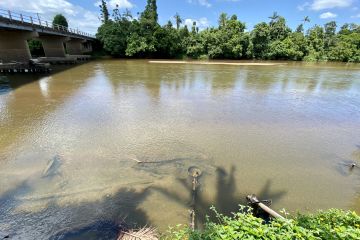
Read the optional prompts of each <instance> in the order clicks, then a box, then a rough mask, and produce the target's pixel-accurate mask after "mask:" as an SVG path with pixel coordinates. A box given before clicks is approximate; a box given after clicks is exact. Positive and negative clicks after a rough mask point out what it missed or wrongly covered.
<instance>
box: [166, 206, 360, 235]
mask: <svg viewBox="0 0 360 240" xmlns="http://www.w3.org/2000/svg"><path fill="white" fill-rule="evenodd" d="M214 211H215V213H216V216H217V220H216V221H210V220H207V223H206V224H205V228H204V230H202V231H191V230H190V229H189V228H188V227H184V226H181V225H178V226H177V227H175V228H170V230H169V232H168V233H167V234H166V235H164V236H163V237H162V239H165V240H170V239H171V240H173V239H176V240H186V239H193V240H200V239H209V240H210V239H326V240H328V239H334V240H335V239H360V216H358V215H357V214H356V213H355V212H351V211H343V210H339V209H330V210H327V211H319V212H318V213H316V214H305V215H304V214H298V215H296V216H294V217H288V218H287V219H285V220H281V219H275V220H273V221H271V222H270V223H268V224H265V223H264V221H263V220H262V219H260V218H257V217H254V216H253V215H252V214H251V212H250V211H249V210H246V208H245V207H242V208H241V209H240V211H239V212H237V213H234V215H233V216H232V217H227V216H224V215H221V214H220V213H217V212H216V210H215V209H214Z"/></svg>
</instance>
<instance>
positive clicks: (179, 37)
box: [97, 0, 360, 62]
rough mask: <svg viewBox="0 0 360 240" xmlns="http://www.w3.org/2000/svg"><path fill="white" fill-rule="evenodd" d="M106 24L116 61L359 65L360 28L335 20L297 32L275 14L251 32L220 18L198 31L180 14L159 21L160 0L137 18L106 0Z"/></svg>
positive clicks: (233, 19)
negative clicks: (111, 6)
mask: <svg viewBox="0 0 360 240" xmlns="http://www.w3.org/2000/svg"><path fill="white" fill-rule="evenodd" d="M100 9H101V17H102V25H101V26H100V27H99V29H98V33H97V38H98V39H99V40H100V41H101V43H102V44H103V48H104V49H105V50H106V51H107V52H108V53H109V54H111V55H113V56H117V57H153V58H180V57H190V58H195V59H199V58H211V59H268V60H278V59H281V60H306V61H327V60H329V61H344V62H360V25H358V24H344V25H343V26H341V28H340V29H339V31H337V29H338V26H337V24H336V22H334V21H331V22H329V23H326V24H325V25H324V26H319V25H315V26H313V27H311V28H309V29H308V30H307V31H306V32H305V31H304V25H306V24H309V22H310V19H309V18H308V17H305V18H304V20H303V21H302V23H301V24H300V25H299V26H298V27H297V28H296V30H295V31H293V30H292V29H290V28H289V27H288V26H287V24H286V20H285V18H284V17H282V16H279V15H278V14H277V13H276V12H275V13H274V14H273V15H272V16H271V17H269V22H261V23H258V24H256V25H255V26H254V29H253V30H252V31H250V32H247V31H246V25H245V23H244V22H241V21H239V20H238V18H237V16H236V15H232V16H228V15H227V14H226V13H222V14H221V15H220V16H219V25H218V27H210V28H207V29H204V30H201V31H199V28H198V26H197V25H196V22H194V23H193V25H192V27H191V29H188V27H187V26H186V25H182V22H183V20H182V19H181V17H180V15H179V14H177V13H176V14H175V16H174V19H173V20H174V23H175V26H173V23H172V22H171V21H168V23H167V24H165V25H164V26H160V25H159V23H158V14H157V5H156V0H147V5H146V7H145V10H144V11H143V12H142V13H139V16H138V17H137V18H133V16H132V15H131V13H130V12H129V11H128V10H126V11H125V12H120V10H119V9H118V8H115V9H114V10H113V13H112V14H109V11H108V8H107V6H106V1H105V0H102V3H101V5H100Z"/></svg>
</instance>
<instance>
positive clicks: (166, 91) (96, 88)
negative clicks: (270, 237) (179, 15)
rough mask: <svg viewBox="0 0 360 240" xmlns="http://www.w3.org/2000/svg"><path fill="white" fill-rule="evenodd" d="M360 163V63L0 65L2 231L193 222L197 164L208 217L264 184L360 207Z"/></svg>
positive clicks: (105, 231) (292, 205)
mask: <svg viewBox="0 0 360 240" xmlns="http://www.w3.org/2000/svg"><path fill="white" fill-rule="evenodd" d="M215 63H216V62H215ZM139 162H149V163H139ZM353 162H355V163H357V164H358V165H360V65H359V64H357V65H356V64H342V63H319V64H313V63H312V64H311V63H293V62H284V63H280V64H278V63H277V64H275V65H272V64H269V65H264V66H262V65H254V66H252V65H224V64H211V65H205V64H179V63H173V64H168V63H166V62H161V63H156V62H149V61H146V60H129V61H125V60H96V61H91V62H88V63H85V64H82V65H77V66H71V67H62V68H59V69H57V70H55V71H54V72H53V73H52V74H51V75H31V74H24V75H8V76H0V176H1V178H0V234H10V236H12V237H13V239H78V238H82V239H84V238H88V239H91V238H93V239H101V238H104V239H107V238H110V237H113V236H114V234H115V233H114V232H115V230H114V229H115V228H116V226H117V224H119V223H120V222H121V220H122V219H124V218H125V219H126V221H127V222H128V223H129V224H130V225H134V224H137V225H138V226H141V225H144V224H148V225H151V226H155V227H158V228H159V229H160V230H162V231H163V230H166V229H167V227H168V226H169V225H176V224H179V223H181V224H188V223H189V211H188V210H189V209H190V202H191V194H190V190H191V179H189V177H188V168H189V167H191V166H196V167H198V168H199V169H200V170H201V171H202V175H201V177H200V179H199V182H200V186H199V192H198V195H197V203H196V210H197V218H198V223H199V224H201V222H202V218H203V217H204V215H205V214H209V213H210V211H209V210H208V209H209V207H210V206H211V205H215V206H216V207H217V209H218V210H219V211H220V212H223V213H225V214H228V213H230V212H232V211H236V210H237V209H238V204H246V200H245V196H246V195H248V194H252V193H254V194H257V195H258V197H259V198H260V199H271V200H272V207H273V208H274V209H275V210H280V209H283V208H285V209H286V210H287V211H288V212H291V213H294V212H296V211H302V212H313V211H316V210H317V209H328V208H333V207H334V208H342V209H351V210H355V211H357V212H358V213H360V168H357V167H355V168H354V169H353V170H351V169H350V167H349V164H351V163H353ZM100 236H101V237H100Z"/></svg>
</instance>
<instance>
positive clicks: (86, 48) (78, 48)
mask: <svg viewBox="0 0 360 240" xmlns="http://www.w3.org/2000/svg"><path fill="white" fill-rule="evenodd" d="M66 50H67V53H68V54H70V55H81V54H84V53H87V52H91V51H92V47H91V43H90V42H88V41H86V40H83V39H71V40H70V41H68V42H66Z"/></svg>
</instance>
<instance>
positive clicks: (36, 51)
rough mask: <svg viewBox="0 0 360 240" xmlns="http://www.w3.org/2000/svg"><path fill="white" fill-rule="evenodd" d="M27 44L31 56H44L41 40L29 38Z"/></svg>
mask: <svg viewBox="0 0 360 240" xmlns="http://www.w3.org/2000/svg"><path fill="white" fill-rule="evenodd" d="M28 44H29V49H30V52H31V55H32V56H33V57H35V56H36V57H41V56H45V53H44V49H43V47H42V44H41V41H39V40H33V39H31V40H29V41H28Z"/></svg>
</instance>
